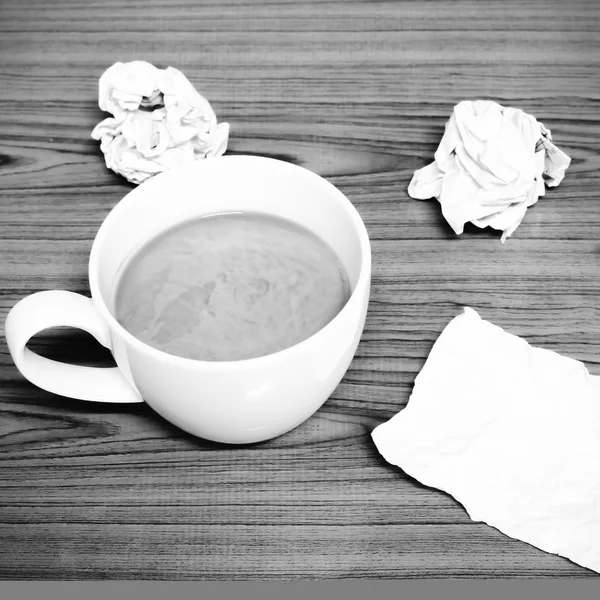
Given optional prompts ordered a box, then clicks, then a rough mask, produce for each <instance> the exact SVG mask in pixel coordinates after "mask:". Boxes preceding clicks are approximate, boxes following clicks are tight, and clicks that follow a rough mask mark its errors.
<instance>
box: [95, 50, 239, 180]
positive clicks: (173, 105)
mask: <svg viewBox="0 0 600 600" xmlns="http://www.w3.org/2000/svg"><path fill="white" fill-rule="evenodd" d="M98 105H99V106H100V108H101V109H102V110H104V111H106V112H109V113H111V114H112V115H113V116H112V117H108V118H107V119H104V120H103V121H101V122H100V123H98V125H96V127H95V128H94V130H93V131H92V137H93V138H94V139H96V140H100V149H101V150H102V152H103V153H104V158H105V161H106V166H107V167H108V168H109V169H112V170H113V171H115V172H116V173H119V174H120V175H123V176H124V177H126V178H127V179H128V180H129V181H132V182H133V183H141V182H142V181H145V180H146V179H148V178H149V177H152V176H153V175H156V174H157V173H160V172H162V171H166V170H168V169H172V168H174V167H177V166H179V165H185V164H188V163H191V162H193V161H195V160H199V159H202V158H209V157H212V156H220V155H221V154H223V153H224V152H225V150H226V149H227V141H228V139H229V124H228V123H219V124H217V117H216V115H215V113H214V111H213V109H212V107H211V105H210V104H209V102H208V100H206V98H204V97H203V96H201V95H200V94H199V93H198V92H197V91H196V89H195V88H194V86H193V85H192V84H191V83H190V82H189V81H188V79H187V78H186V77H185V75H184V74H183V73H181V71H178V70H177V69H175V68H173V67H167V68H166V69H158V68H156V67H155V66H154V65H152V64H150V63H148V62H145V61H141V60H136V61H132V62H128V63H120V62H118V63H115V64H114V65H112V66H111V67H109V68H108V69H107V70H106V71H105V72H104V73H103V74H102V76H101V77H100V81H99V99H98Z"/></svg>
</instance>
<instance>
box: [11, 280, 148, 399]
mask: <svg viewBox="0 0 600 600" xmlns="http://www.w3.org/2000/svg"><path fill="white" fill-rule="evenodd" d="M65 326H66V327H76V328H78V329H83V330H84V331H87V332H88V333H90V334H91V335H93V336H94V337H95V338H96V339H97V340H98V341H99V342H100V343H101V344H102V345H103V346H105V347H106V348H109V349H110V345H111V343H110V331H109V329H108V326H107V325H106V323H104V321H103V320H102V318H101V317H100V315H99V314H98V312H97V311H96V308H95V307H94V305H93V303H92V300H91V299H90V298H86V297H85V296H81V295H80V294H75V293H73V292H65V291H58V290H53V291H46V292H37V293H35V294H32V295H31V296H27V297H26V298H23V299H22V300H20V301H19V302H17V304H15V306H13V308H12V309H11V310H10V312H9V313H8V316H7V317H6V322H5V326H4V331H5V335H6V341H7V343H8V349H9V351H10V355H11V356H12V359H13V361H14V363H15V365H16V366H17V368H18V369H19V371H20V372H21V373H22V375H24V377H25V378H26V379H28V380H29V381H30V382H31V383H33V384H35V385H37V386H38V387H40V388H42V389H44V390H47V391H48V392H52V393H54V394H59V395H61V396H66V397H68V398H76V399H78V400H89V401H91V402H115V403H116V402H119V403H124V402H143V399H142V397H141V396H140V395H139V394H138V392H137V391H136V390H135V389H134V388H133V387H132V386H131V385H130V384H129V383H128V381H127V380H126V379H125V377H124V376H123V374H122V373H121V371H120V370H119V369H118V368H117V367H107V368H102V367H83V366H78V365H69V364H66V363H61V362H58V361H55V360H51V359H49V358H44V357H42V356H40V355H39V354H36V353H35V352H32V351H31V350H29V348H27V346H26V344H27V342H28V341H29V340H30V339H31V338H32V337H33V336H34V335H35V334H37V333H39V332H40V331H43V330H44V329H49V328H50V327H65Z"/></svg>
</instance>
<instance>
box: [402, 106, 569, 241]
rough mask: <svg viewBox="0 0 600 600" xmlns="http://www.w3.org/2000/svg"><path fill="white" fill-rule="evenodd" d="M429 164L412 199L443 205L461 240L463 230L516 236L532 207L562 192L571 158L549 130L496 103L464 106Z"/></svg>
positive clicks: (417, 178)
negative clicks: (551, 191)
mask: <svg viewBox="0 0 600 600" xmlns="http://www.w3.org/2000/svg"><path fill="white" fill-rule="evenodd" d="M434 158H435V160H434V162H432V163H431V164H429V165H427V166H426V167H423V168H422V169H419V170H418V171H416V172H415V174H414V176H413V178H412V180H411V182H410V184H409V186H408V194H409V195H410V196H411V197H412V198H417V199H420V200H427V199H429V198H437V199H438V201H439V203H440V204H441V207H442V214H443V215H444V218H445V219H446V221H448V223H449V224H450V226H451V227H452V229H453V230H454V232H455V233H456V234H461V233H462V232H463V230H464V226H465V223H468V222H471V223H473V224H475V225H477V226H478V227H481V228H483V227H488V226H489V227H493V228H494V229H499V230H501V231H502V232H503V233H502V237H501V241H502V242H504V241H505V240H506V238H507V237H509V236H510V235H512V233H513V232H514V231H515V229H516V228H517V227H518V226H519V224H520V223H521V221H522V220H523V217H524V216H525V212H526V211H527V208H528V207H530V206H532V205H533V204H535V203H536V202H537V201H538V198H539V197H540V196H543V195H544V194H545V187H544V182H545V184H546V185H547V186H549V187H555V186H557V185H558V184H559V183H560V182H561V181H562V179H563V177H564V176H565V171H566V169H567V167H568V166H569V164H570V163H571V159H570V158H569V157H568V156H567V155H566V154H565V153H564V152H562V151H561V150H560V149H559V148H557V147H556V146H555V145H554V143H553V142H552V136H551V132H550V130H549V129H546V127H544V125H543V124H542V123H540V122H539V121H537V120H536V119H535V117H533V116H531V115H529V114H527V113H525V112H523V111H522V110H519V109H518V108H510V107H504V106H501V105H500V104H498V103H496V102H492V101H490V100H476V101H466V100H465V101H463V102H459V103H458V104H457V105H456V106H455V107H454V111H453V113H452V116H451V117H450V120H449V121H448V122H447V123H446V129H445V132H444V135H443V137H442V140H441V142H440V144H439V147H438V149H437V151H436V153H435V157H434Z"/></svg>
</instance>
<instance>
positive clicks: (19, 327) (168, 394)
mask: <svg viewBox="0 0 600 600" xmlns="http://www.w3.org/2000/svg"><path fill="white" fill-rule="evenodd" d="M232 211H260V212H263V213H269V214H272V215H276V216H280V217H284V218H286V219H290V220H292V221H295V222H296V223H298V224H300V225H303V226H305V227H307V228H308V229H310V230H311V231H313V232H315V233H316V234H318V235H319V236H320V237H321V238H322V239H324V240H325V241H327V242H328V243H329V244H330V246H331V247H332V248H333V249H334V250H335V252H336V253H337V255H338V257H339V258H340V260H341V261H342V263H343V265H344V266H345V268H346V271H347V274H348V277H349V280H350V285H351V288H352V294H351V296H350V299H349V300H348V302H347V304H346V305H345V306H344V308H343V309H342V310H341V312H340V313H338V315H337V316H336V317H335V318H334V319H333V320H332V321H331V322H330V323H329V324H328V325H326V326H325V327H324V328H323V329H321V330H320V331H318V332H317V333H316V334H314V335H312V336H311V337H309V338H308V339H306V340H304V341H302V342H300V343H299V344H296V345H295V346H292V347H290V348H287V349H285V350H282V351H280V352H276V353H273V354H269V355H266V356H262V357H258V358H252V359H248V360H239V361H227V362H209V361H199V360H191V359H185V358H180V357H177V356H174V355H171V354H167V353H164V352H161V351H160V350H157V349H155V348H152V347H150V346H148V345H147V344H145V343H143V342H141V341H140V340H139V339H137V338H135V337H134V336H132V335H131V334H129V333H128V332H127V331H126V330H125V329H124V328H123V327H122V326H121V325H119V323H118V322H117V320H116V319H115V317H114V316H113V314H114V313H113V310H112V303H113V300H114V295H115V285H116V283H117V280H118V276H119V274H120V270H121V269H122V267H123V264H124V262H125V261H126V259H127V258H128V257H129V256H130V255H131V254H132V253H133V252H134V251H135V250H136V249H138V248H139V247H140V246H141V245H143V244H144V243H145V242H147V241H148V240H149V239H150V238H151V237H153V236H154V235H156V234H157V233H159V232H161V231H162V230H165V229H167V228H169V227H171V226H174V225H176V224H178V223H180V222H182V221H185V220H188V219H190V218H194V217H199V216H203V215H209V214H215V213H222V212H232ZM370 280H371V249H370V244H369V238H368V235H367V231H366V228H365V226H364V223H363V221H362V220H361V218H360V216H359V214H358V212H357V211H356V209H355V208H354V207H353V205H352V204H351V202H350V201H349V200H348V199H347V198H346V197H345V196H344V195H343V194H342V193H341V192H340V191H339V190H338V189H337V188H335V187H334V186H333V185H331V184H330V183H329V182H327V181H326V180H325V179H323V178H321V177H319V176H318V175H316V174H315V173H312V172H311V171H308V170H306V169H304V168H301V167H298V166H294V165H291V164H288V163H285V162H282V161H279V160H273V159H268V158H262V157H253V156H223V157H219V158H212V159H207V160H203V161H198V162H195V163H193V164H191V165H188V166H185V167H180V168H177V169H174V170H172V171H168V172H166V173H163V174H160V175H157V176H155V177H154V178H152V179H150V180H149V181H147V182H145V183H143V184H142V185H140V186H139V187H137V188H135V189H134V190H132V191H131V192H130V193H129V194H127V195H126V196H125V197H124V198H123V199H122V200H121V201H120V202H119V203H118V204H117V205H116V206H115V208H114V209H113V210H112V211H111V212H110V213H109V215H108V216H107V217H106V219H105V221H104V223H103V224H102V226H101V227H100V229H99V231H98V234H97V235H96V239H95V240H94V244H93V246H92V250H91V254H90V262H89V281H90V289H91V296H92V297H91V299H90V298H87V297H85V296H81V295H79V294H74V293H72V292H67V291H44V292H38V293H36V294H32V295H31V296H28V297H26V298H24V299H22V300H20V301H19V302H18V303H17V304H16V305H15V306H14V307H13V308H12V310H11V311H10V313H9V314H8V316H7V318H6V324H5V332H6V339H7V342H8V348H9V350H10V353H11V356H12V358H13V360H14V362H15V364H16V366H17V367H18V369H19V371H20V372H21V373H22V374H23V375H24V376H25V377H26V378H27V379H28V380H29V381H31V382H32V383H34V384H35V385H37V386H39V387H40V388H43V389H45V390H48V391H50V392H53V393H55V394H60V395H62V396H67V397H70V398H77V399H80V400H91V401H96V402H142V401H146V402H147V403H148V404H149V405H150V406H151V407H152V408H153V409H154V410H155V411H156V412H157V413H159V414H160V415H162V416H163V417H164V418H165V419H167V420H168V421H170V422H171V423H173V424H175V425H177V426H178V427H180V428H181V429H184V430H185V431H188V432H189V433H192V434H194V435H197V436H200V437H202V438H205V439H209V440H213V441H217V442H224V443H231V444H240V443H250V442H257V441H262V440H266V439H269V438H273V437H276V436H278V435H281V434H283V433H285V432H287V431H289V430H290V429H293V428H294V427H296V426H297V425H299V424H300V423H302V422H303V421H305V420H306V419H307V418H308V417H310V416H311V415H312V414H313V413H314V412H315V411H317V410H318V409H319V408H320V407H321V405H322V404H323V403H324V402H325V401H326V400H327V398H328V397H329V396H330V395H331V393H332V392H333V391H334V389H335V388H336V386H337V385H338V384H339V382H340V380H341V379H342V377H343V375H344V373H345V372H346V370H347V369H348V366H349V365H350V362H351V360H352V358H353V356H354V353H355V352H356V348H357V346H358V342H359V340H360V337H361V334H362V331H363V327H364V323H365V317H366V313H367V305H368V301H369V290H370ZM57 326H70V327H77V328H79V329H83V330H85V331H87V332H89V333H91V334H92V335H93V336H94V337H95V338H96V339H97V340H98V341H99V342H100V343H101V344H103V345H104V346H106V347H107V348H109V349H110V350H111V352H112V355H113V356H114V359H115V361H116V364H117V367H116V368H92V367H83V366H76V365H69V364H64V363H59V362H56V361H52V360H49V359H47V358H44V357H41V356H39V355H37V354H35V353H34V352H32V351H31V350H29V349H28V348H27V347H26V344H27V342H28V340H29V339H30V338H31V337H32V336H34V335H35V334H37V333H39V332H40V331H42V330H44V329H48V328H51V327H57Z"/></svg>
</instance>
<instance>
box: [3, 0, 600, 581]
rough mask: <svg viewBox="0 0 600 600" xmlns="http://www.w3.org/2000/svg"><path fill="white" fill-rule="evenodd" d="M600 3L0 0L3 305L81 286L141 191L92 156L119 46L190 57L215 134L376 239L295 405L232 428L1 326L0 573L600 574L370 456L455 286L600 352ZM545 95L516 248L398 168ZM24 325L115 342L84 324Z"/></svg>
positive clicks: (590, 358)
mask: <svg viewBox="0 0 600 600" xmlns="http://www.w3.org/2000/svg"><path fill="white" fill-rule="evenodd" d="M599 34H600V5H598V3H597V2H595V1H593V0H590V1H589V2H583V1H578V2H562V1H561V2H554V1H552V2H541V1H533V0H532V1H522V2H518V3H512V2H511V3H507V2H502V1H490V2H475V1H474V0H471V1H468V0H458V1H456V2H445V1H443V0H429V1H423V2H409V1H397V2H367V1H365V2H342V1H338V2H316V1H311V2H296V1H293V0H287V1H279V2H274V1H260V0H251V1H247V2H244V1H241V0H238V1H228V2H216V1H213V2H201V3H196V2H191V1H185V0H184V1H179V2H169V1H165V0H160V1H159V0H145V1H144V2H127V3H122V2H116V1H104V2H98V1H94V0H92V1H90V2H83V1H82V0H80V1H79V2H77V1H62V2H52V3H47V2H43V1H42V0H18V1H17V0H4V1H3V2H2V3H1V4H0V84H1V85H0V132H2V133H1V134H0V200H1V202H0V256H1V260H0V319H1V320H2V322H4V318H5V316H6V314H7V312H8V310H9V309H10V308H11V307H12V306H13V305H14V304H15V303H16V302H17V300H19V299H20V298H22V297H23V296H25V295H27V294H29V293H32V292H35V291H38V290H43V289H68V290H72V291H75V292H80V293H83V294H86V295H87V294H89V288H88V284H87V279H86V271H87V260H88V255H89V251H90V247H91V243H92V240H93V237H94V235H95V232H96V230H97V229H98V227H99V226H100V224H101V222H102V220H103V219H104V217H105V216H106V215H107V214H108V212H109V211H110V209H111V208H112V207H113V206H114V205H115V204H116V203H117V202H118V200H119V199H120V198H121V197H122V196H123V195H125V194H126V193H127V192H128V191H129V190H130V189H131V188H132V186H131V185H130V184H128V183H127V182H126V181H125V180H123V179H122V178H120V177H118V176H117V175H115V174H114V173H112V172H110V171H108V170H107V169H106V168H105V166H104V161H103V157H102V155H101V153H100V150H99V148H98V144H97V142H95V141H94V140H92V139H91V137H90V132H91V130H92V128H93V127H94V125H95V124H96V123H97V122H98V121H99V120H100V119H102V118H103V117H104V116H105V115H104V114H103V113H102V112H101V111H100V110H99V109H98V108H97V81H98V77H99V76H100V74H101V73H102V71H103V70H104V69H105V68H107V67H108V66H110V65H111V64H112V63H113V62H116V61H127V60H132V59H135V58H141V59H145V60H149V61H151V62H153V63H155V64H156V65H158V66H167V65H173V66H176V67H177V68H179V69H181V70H182V71H183V72H184V73H185V74H186V75H187V76H188V78H189V79H190V80H191V81H192V83H193V84H194V85H195V86H196V87H197V89H198V90H199V91H200V92H201V93H203V94H204V95H205V96H206V97H207V98H208V99H209V100H210V101H211V103H212V104H213V107H214V108H215V110H216V112H217V114H218V116H219V119H220V120H223V121H228V122H229V123H230V124H231V138H230V145H229V152H230V153H253V154H261V155H267V156H275V157H279V158H283V159H284V160H288V161H290V162H293V163H296V164H300V165H303V166H305V167H308V168H310V169H312V170H314V171H316V172H318V173H320V174H322V175H324V176H326V177H327V178H328V179H329V180H330V181H332V182H333V183H334V184H335V185H337V186H338V187H339V188H340V189H341V190H342V191H343V192H344V193H345V194H346V195H347V196H348V197H349V198H350V199H351V200H352V202H353V203H354V204H355V206H356V208H357V209H358V211H359V212H360V214H361V216H362V217H363V220H364V221H365V224H366V226H367V229H368V231H369V235H370V236H371V239H372V249H373V260H374V263H373V280H372V296H371V303H370V308H369V315H368V319H367V324H366V328H365V332H364V335H363V338H362V341H361V344H360V346H359V349H358V352H357V354H356V357H355V360H354V361H353V363H352V365H351V368H350V369H349V371H348V373H347V374H346V377H345V378H344V380H343V382H342V383H341V384H340V386H339V387H338V389H337V390H336V391H335V393H334V394H333V396H332V397H331V398H330V399H329V400H328V402H327V403H326V404H325V405H324V406H323V408H322V409H321V410H320V411H319V412H318V413H317V414H316V415H315V416H314V417H312V418H311V419H310V420H309V421H307V422H306V423H305V424H304V425H302V426H300V427H299V428H297V429H296V430H294V431H292V432H290V433H289V434H287V435H285V436H282V437H280V438H278V439H275V440H271V441H269V442H265V443H263V444H256V445H252V446H246V447H228V446H220V445H218V444H212V443H208V442H205V441H203V440H199V439H196V438H193V437H191V436H188V435H187V434H184V433H183V432H181V431H179V430H177V429H176V428H175V427H173V426H171V425H170V424H169V423H167V422H165V421H164V420H162V419H161V418H160V417H158V416H157V415H156V414H154V413H153V412H152V411H151V410H150V409H149V408H148V407H146V406H133V407H132V406H124V407H119V406H111V405H102V404H101V405H89V404H85V403H83V402H77V401H70V400H66V399H62V398H59V397H57V396H53V395H52V394H49V393H46V392H44V391H41V390H39V389H36V388H35V387H33V386H32V385H30V384H28V383H27V382H26V381H24V379H23V378H22V377H21V376H20V375H19V373H18V372H17V370H16V368H15V367H14V365H13V364H12V361H11V360H10V357H9V355H8V350H7V347H6V343H5V341H4V339H2V341H1V342H0V415H1V419H0V578H3V579H229V580H233V579H322V578H420V577H428V578H442V577H458V578H461V577H462V578H475V577H481V578H490V577H491V578H530V577H531V578H533V577H535V578H553V577H596V576H597V575H596V574H594V573H592V572H591V571H588V570H586V569H584V568H581V567H579V566H577V565H575V564H573V563H571V562H570V561H568V560H566V559H562V558H559V557H557V556H554V555H550V554H547V553H544V552H542V551H540V550H538V549H536V548H533V547H531V546H529V545H527V544H525V543H521V542H518V541H516V540H512V539H509V538H507V537H505V536H503V535H502V534H500V533H499V532H497V531H496V530H494V529H492V528H490V527H488V526H486V525H484V524H481V523H474V522H472V521H471V520H470V519H469V517H468V515H467V514H466V512H465V510H464V509H463V508H462V507H461V506H460V505H459V504H458V503H457V502H456V501H455V500H453V499H452V498H451V497H449V496H447V495H446V494H444V493H442V492H439V491H437V490H433V489H430V488H426V487H425V486H422V485H420V484H419V483H418V482H416V481H415V480H413V479H411V478H410V477H408V476H406V475H405V474H404V473H403V472H402V471H400V470H399V469H396V468H394V467H391V466H390V465H388V464H387V463H385V461H384V460H383V459H382V458H381V457H380V456H379V454H378V453H377V451H376V449H375V448H374V445H373V443H372V441H371V438H370V432H371V431H372V430H373V429H374V427H376V426H377V425H378V424H379V423H382V422H384V421H386V420H387V419H389V418H390V417H391V416H392V415H394V414H396V413H397V412H398V411H399V410H401V409H402V408H403V407H404V406H405V405H406V402H407V401H408V398H409V396H410V392H411V389H412V384H413V382H414V378H415V376H416V374H417V373H418V372H419V370H420V369H421V367H422V366H423V364H424V361H425V359H426V357H427V354H428V352H429V350H430V348H431V346H432V344H433V342H434V341H435V339H436V338H437V336H438V335H439V334H440V332H441V331H442V329H443V327H444V326H445V325H446V323H447V322H448V321H449V320H450V319H451V318H452V317H453V316H455V315H456V314H457V313H458V312H459V311H460V309H461V307H462V306H464V305H469V306H472V307H474V308H476V309H477V310H478V311H479V312H480V313H481V315H482V316H483V317H484V318H487V319H490V320H492V321H494V322H495V323H497V324H498V325H500V326H502V327H505V328H506V329H508V330H509V331H511V332H512V333H515V334H518V335H520V336H523V337H524V338H525V339H527V340H529V341H530V342H531V343H533V344H535V345H539V346H543V347H545V348H549V349H552V350H556V351H558V352H560V353H562V354H565V355H568V356H572V357H574V358H577V359H580V360H583V361H584V362H585V363H586V364H587V366H588V368H589V370H590V371H591V372H592V373H594V374H596V375H600V301H599V298H600V279H599V275H600V269H599V267H600V202H599V201H598V191H597V190H598V188H599V187H600V176H599V175H598V168H599V166H600V154H599V152H598V148H599V146H598V139H599V138H600V117H599V111H598V109H599V106H600V80H599V78H598V72H599V67H600V35H599ZM475 98H490V99H494V100H497V101H498V102H501V103H504V104H506V105H511V106H517V107H519V108H522V109H524V110H526V111H528V112H531V113H532V114H534V115H536V116H537V117H538V118H539V119H540V120H541V121H543V122H544V123H545V124H546V125H547V126H548V127H549V128H550V129H551V130H552V133H553V137H554V139H555V141H556V142H557V144H558V145H559V146H560V147H561V148H563V149H564V150H565V151H566V152H567V153H568V154H569V155H570V156H572V158H573V162H572V166H571V167H570V169H569V170H568V172H567V176H566V178H565V180H564V181H563V183H562V184H561V185H560V186H559V187H558V188H556V189H552V190H548V192H547V194H546V196H545V197H544V198H543V199H541V200H540V201H539V202H538V204H537V205H535V206H534V207H533V208H531V209H530V210H529V211H528V213H527V215H526V217H525V219H524V221H523V223H522V224H521V226H520V227H519V228H518V230H517V231H516V233H515V234H514V236H513V237H512V238H510V239H509V240H508V241H507V242H506V244H504V245H501V244H500V242H499V234H498V233H497V232H494V231H490V230H479V229H477V228H475V227H468V228H467V231H466V232H465V234H464V235H462V236H460V237H456V236H455V235H454V234H453V233H452V231H451V230H450V228H449V227H448V225H447V224H446V223H445V222H444V220H443V218H442V217H441V214H440V210H439V205H438V204H437V202H435V201H432V202H422V201H416V200H412V199H411V198H409V197H408V196H407V193H406V187H407V184H408V182H409V180H410V177H411V176H412V173H413V171H414V170H415V169H417V168H420V167H422V166H423V165H425V164H426V163H428V162H430V160H431V157H432V154H433V152H434V150H435V148H436V147H437V143H438V142H439V139H440V136H441V134H442V132H443V127H444V123H445V122H446V120H447V118H448V116H449V114H450V112H451V110H452V106H453V105H454V104H455V103H456V102H458V101H460V100H463V99H475ZM31 347H32V348H33V349H34V350H36V351H38V352H40V353H42V354H44V355H46V356H51V357H53V358H56V359H57V360H65V361H69V362H76V363H79V364H94V365H104V366H106V365H109V364H111V358H110V356H109V355H108V353H107V352H106V351H104V350H102V349H101V348H99V347H98V345H97V344H96V343H95V342H94V341H93V340H92V338H91V337H90V336H88V335H87V334H82V333H80V332H73V331H70V330H66V331H63V330H56V331H50V332H47V333H45V334H43V335H39V336H37V337H36V339H35V340H33V342H32V344H31Z"/></svg>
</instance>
